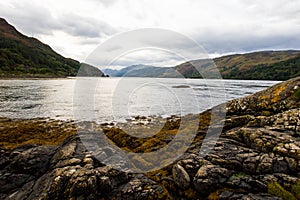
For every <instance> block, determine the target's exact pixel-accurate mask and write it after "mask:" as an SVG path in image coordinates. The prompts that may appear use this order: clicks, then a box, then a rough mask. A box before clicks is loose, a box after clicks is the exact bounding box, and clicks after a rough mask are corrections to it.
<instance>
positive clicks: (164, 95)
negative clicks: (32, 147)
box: [0, 78, 278, 122]
mask: <svg viewBox="0 0 300 200" xmlns="http://www.w3.org/2000/svg"><path fill="white" fill-rule="evenodd" d="M82 79H84V80H86V81H87V83H92V82H93V83H95V87H94V86H92V85H93V84H87V85H84V84H82V82H81V81H79V79H78V78H70V79H48V80H45V79H43V80H39V79H38V80H0V102H1V105H0V116H1V117H10V118H36V117H50V118H56V119H76V120H95V121H99V122H103V121H124V120H125V119H128V118H130V117H131V116H137V115H143V116H150V115H159V116H170V115H173V114H176V115H185V114H188V113H199V112H201V111H204V110H206V109H208V108H211V107H212V106H215V105H218V104H220V103H223V102H225V101H228V100H231V99H234V98H239V97H243V96H245V95H248V94H252V93H255V92H257V91H260V90H263V89H265V88H267V87H269V86H271V85H274V84H276V83H278V82H276V81H253V80H251V81H248V80H203V79H172V78H168V79H162V78H82ZM78 88H79V90H78ZM74 91H77V92H74ZM78 91H79V92H80V93H78ZM74 110H76V111H79V112H75V113H74ZM78 113H79V114H78Z"/></svg>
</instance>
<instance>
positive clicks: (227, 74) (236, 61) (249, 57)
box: [175, 50, 300, 80]
mask: <svg viewBox="0 0 300 200" xmlns="http://www.w3.org/2000/svg"><path fill="white" fill-rule="evenodd" d="M299 60H300V51H294V50H288V51H262V52H253V53H246V54H234V55H229V56H222V57H219V58H215V59H213V61H214V63H215V65H216V66H217V68H218V70H219V72H220V73H221V75H222V77H223V78H225V79H257V80H287V79H290V78H293V77H296V76H299V72H300V61H299ZM212 64H213V62H212V61H209V60H193V61H189V62H185V63H183V64H180V65H178V66H176V67H175V69H176V70H177V71H179V72H180V73H181V74H182V75H184V76H185V77H187V78H201V76H200V74H199V72H198V71H197V70H196V68H198V69H199V68H201V69H202V70H206V69H207V70H214V69H215V68H213V67H211V65H212Z"/></svg>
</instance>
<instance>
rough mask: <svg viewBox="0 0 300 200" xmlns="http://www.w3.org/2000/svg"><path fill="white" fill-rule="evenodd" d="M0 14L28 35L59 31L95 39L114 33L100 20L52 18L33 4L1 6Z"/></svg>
mask: <svg viewBox="0 0 300 200" xmlns="http://www.w3.org/2000/svg"><path fill="white" fill-rule="evenodd" d="M0 12H1V14H2V15H3V17H5V18H7V20H8V21H9V22H11V23H12V24H13V25H16V26H17V28H20V29H21V30H22V31H23V32H24V33H25V34H29V35H31V34H41V35H51V34H52V33H53V31H55V30H60V31H63V32H66V33H68V34H70V35H72V36H79V37H90V38H96V37H102V36H105V35H111V34H113V33H115V32H116V30H115V29H114V28H113V27H111V26H110V25H109V24H107V23H105V22H103V21H101V20H97V19H93V18H89V17H82V16H79V15H75V14H72V13H66V14H64V15H63V16H58V17H54V16H53V15H52V14H51V12H50V11H49V10H48V9H47V8H45V7H40V6H36V5H34V4H33V5H30V6H28V5H27V4H24V3H14V8H7V7H4V6H1V7H0Z"/></svg>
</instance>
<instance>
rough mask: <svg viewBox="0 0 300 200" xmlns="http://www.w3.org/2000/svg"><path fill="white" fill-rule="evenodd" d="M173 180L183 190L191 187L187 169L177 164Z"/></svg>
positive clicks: (173, 172) (173, 170) (174, 168)
mask: <svg viewBox="0 0 300 200" xmlns="http://www.w3.org/2000/svg"><path fill="white" fill-rule="evenodd" d="M172 174H173V179H174V181H175V182H176V184H177V185H178V187H180V188H182V189H186V188H187V187H189V185H190V181H191V179H190V177H189V174H188V173H187V172H186V171H185V169H184V168H183V167H182V166H181V165H179V164H177V165H175V166H174V167H173V169H172Z"/></svg>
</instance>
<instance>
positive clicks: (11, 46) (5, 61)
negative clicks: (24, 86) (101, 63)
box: [0, 18, 100, 77]
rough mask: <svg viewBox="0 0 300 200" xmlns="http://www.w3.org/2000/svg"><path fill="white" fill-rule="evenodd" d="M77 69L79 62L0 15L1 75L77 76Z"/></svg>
mask: <svg viewBox="0 0 300 200" xmlns="http://www.w3.org/2000/svg"><path fill="white" fill-rule="evenodd" d="M79 68H80V63H79V62H78V61H76V60H73V59H70V58H65V57H63V56H61V55H59V54H57V53H56V52H55V51H53V50H52V49H51V47H50V46H48V45H46V44H44V43H42V42H40V41H39V40H37V39H35V38H32V37H27V36H25V35H23V34H21V33H20V32H18V31H17V30H16V29H15V28H14V27H13V26H11V25H10V24H8V23H7V21H6V20H5V19H3V18H0V77H67V76H76V74H77V71H78V69H79ZM99 71H100V70H99Z"/></svg>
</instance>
